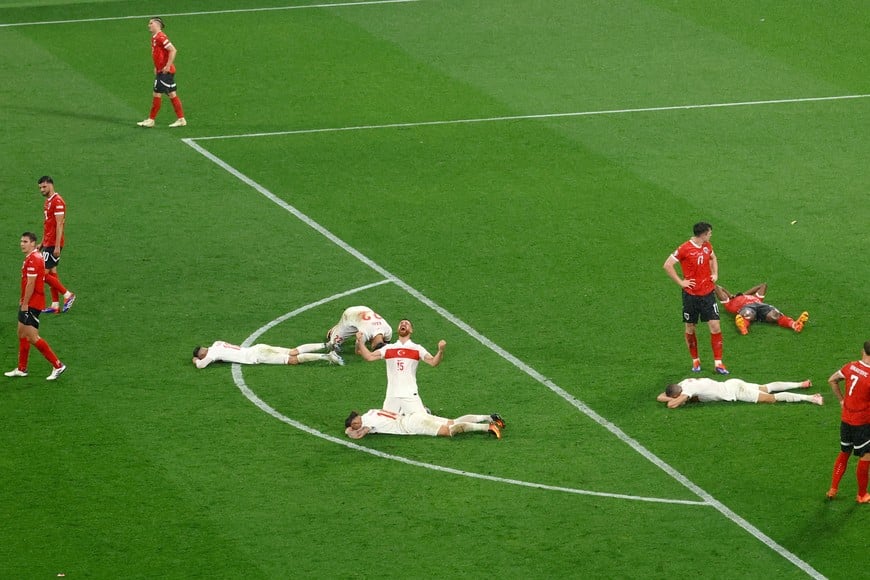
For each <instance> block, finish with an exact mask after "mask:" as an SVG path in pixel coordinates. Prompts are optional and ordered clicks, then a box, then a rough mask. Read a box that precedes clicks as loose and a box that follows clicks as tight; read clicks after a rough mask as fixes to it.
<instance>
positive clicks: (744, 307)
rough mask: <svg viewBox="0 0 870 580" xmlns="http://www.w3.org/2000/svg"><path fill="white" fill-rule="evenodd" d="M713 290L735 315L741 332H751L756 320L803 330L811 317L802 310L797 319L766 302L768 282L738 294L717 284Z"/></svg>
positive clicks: (723, 304)
mask: <svg viewBox="0 0 870 580" xmlns="http://www.w3.org/2000/svg"><path fill="white" fill-rule="evenodd" d="M713 291H714V292H715V293H716V298H718V299H719V302H721V303H722V306H724V307H725V310H727V311H728V312H730V313H731V314H734V315H735V317H734V324H736V325H737V330H739V331H740V334H749V326H750V325H751V324H752V323H753V322H755V321H758V322H770V323H772V324H778V325H779V326H782V327H783V328H791V329H792V330H794V331H795V332H801V331H802V330H803V329H804V323H805V322H806V321H807V320H809V318H810V313H809V312H806V311H804V312H801V315H800V316H798V317H797V319H793V318H790V317H788V316H786V315H785V314H783V313H782V312H780V311H779V309H777V308H776V306H771V305H770V304H767V303H766V302H764V296H765V295H766V294H767V284H759V285H758V286H753V287H752V288H750V289H749V290H747V291H746V292H740V293H738V294H732V293H731V292H729V291H728V290H726V289H725V288H724V287H723V286H719V285H718V284H717V285H716V288H715V289H714V290H713Z"/></svg>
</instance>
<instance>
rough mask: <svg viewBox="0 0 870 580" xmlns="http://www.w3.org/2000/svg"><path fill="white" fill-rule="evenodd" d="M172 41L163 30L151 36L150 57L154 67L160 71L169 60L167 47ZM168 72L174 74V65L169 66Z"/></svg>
mask: <svg viewBox="0 0 870 580" xmlns="http://www.w3.org/2000/svg"><path fill="white" fill-rule="evenodd" d="M171 45H172V43H171V42H170V41H169V37H167V36H166V35H165V34H164V33H163V31H162V30H161V31H160V32H158V33H157V34H155V35H154V36H152V37H151V58H152V59H153V60H154V68H155V69H157V71H158V72H160V71H161V70H162V69H163V67H165V66H166V63H167V61H169V47H170V46H171ZM169 72H171V73H172V74H175V65H174V64H173V65H172V66H171V67H169Z"/></svg>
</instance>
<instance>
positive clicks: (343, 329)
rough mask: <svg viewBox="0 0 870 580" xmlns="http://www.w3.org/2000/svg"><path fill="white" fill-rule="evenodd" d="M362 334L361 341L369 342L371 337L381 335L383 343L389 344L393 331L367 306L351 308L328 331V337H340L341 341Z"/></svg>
mask: <svg viewBox="0 0 870 580" xmlns="http://www.w3.org/2000/svg"><path fill="white" fill-rule="evenodd" d="M357 332H362V333H363V340H365V341H369V340H371V339H372V338H373V337H375V336H377V335H379V334H383V335H384V341H385V342H389V341H390V340H392V338H393V329H392V327H390V325H389V324H387V321H386V320H384V319H383V318H382V317H381V315H380V314H378V313H377V312H375V311H374V310H372V309H371V308H369V307H368V306H351V307H350V308H348V309H347V310H345V311H344V312H343V313H342V315H341V320H339V321H338V324H336V325H335V326H333V327H332V328H331V329H330V330H329V337H330V338H335V337H336V336H338V337H340V338H341V339H342V340H344V339H346V338H348V337H351V336H354V335H356V333H357Z"/></svg>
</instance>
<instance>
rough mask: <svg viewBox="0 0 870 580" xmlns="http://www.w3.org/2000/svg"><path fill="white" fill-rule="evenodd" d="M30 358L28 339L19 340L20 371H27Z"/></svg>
mask: <svg viewBox="0 0 870 580" xmlns="http://www.w3.org/2000/svg"><path fill="white" fill-rule="evenodd" d="M29 356H30V341H28V340H27V339H26V338H19V339H18V370H20V371H26V370H27V359H28V357H29Z"/></svg>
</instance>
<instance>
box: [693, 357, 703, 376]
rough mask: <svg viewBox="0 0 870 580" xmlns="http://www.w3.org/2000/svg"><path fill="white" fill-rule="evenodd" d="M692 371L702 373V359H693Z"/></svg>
mask: <svg viewBox="0 0 870 580" xmlns="http://www.w3.org/2000/svg"><path fill="white" fill-rule="evenodd" d="M692 372H693V373H700V372H701V359H699V358H695V359H692Z"/></svg>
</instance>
